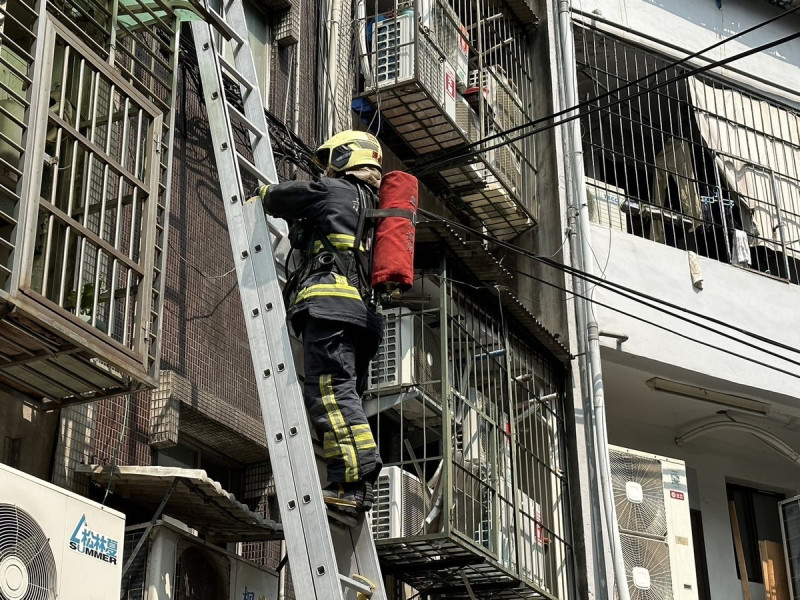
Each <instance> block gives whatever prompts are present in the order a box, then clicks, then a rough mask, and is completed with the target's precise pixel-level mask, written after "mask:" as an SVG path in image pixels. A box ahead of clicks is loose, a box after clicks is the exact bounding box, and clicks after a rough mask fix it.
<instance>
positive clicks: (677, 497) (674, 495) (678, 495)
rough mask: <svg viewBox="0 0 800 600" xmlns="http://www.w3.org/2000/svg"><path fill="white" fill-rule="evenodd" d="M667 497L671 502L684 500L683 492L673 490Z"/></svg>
mask: <svg viewBox="0 0 800 600" xmlns="http://www.w3.org/2000/svg"><path fill="white" fill-rule="evenodd" d="M669 497H670V498H672V499H673V500H685V497H684V495H683V492H676V491H675V490H670V491H669Z"/></svg>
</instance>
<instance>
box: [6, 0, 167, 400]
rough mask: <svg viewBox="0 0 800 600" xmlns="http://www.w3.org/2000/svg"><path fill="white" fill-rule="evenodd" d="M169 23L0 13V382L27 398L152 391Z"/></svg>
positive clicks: (118, 7) (12, 3) (53, 7)
mask: <svg viewBox="0 0 800 600" xmlns="http://www.w3.org/2000/svg"><path fill="white" fill-rule="evenodd" d="M176 23H177V18H176V15H175V13H174V12H173V11H172V10H171V9H170V8H169V6H168V5H167V4H165V3H163V2H161V1H159V0H156V1H155V2H150V1H148V0H116V1H115V0H111V1H108V2H103V1H99V0H74V1H73V0H54V1H53V2H42V3H38V4H35V5H34V4H33V3H32V2H29V1H28V0H5V1H3V2H2V3H0V117H2V118H0V122H1V123H2V126H0V238H2V239H0V284H2V289H3V292H2V295H3V301H4V302H7V303H9V305H15V306H16V307H17V311H16V312H15V313H14V314H13V315H12V316H11V317H7V318H5V319H4V320H3V321H2V323H1V324H0V329H2V332H0V377H2V378H3V380H4V381H5V382H6V383H10V384H11V385H12V386H13V387H16V388H17V389H18V390H20V391H22V392H23V393H26V394H28V395H32V396H34V397H36V398H41V397H48V398H51V399H54V400H57V401H59V402H78V401H87V400H90V399H93V398H98V397H103V396H107V395H112V394H115V393H121V392H125V391H130V390H132V389H136V388H138V387H141V386H142V385H154V383H155V375H156V372H157V369H158V356H159V348H160V314H161V297H162V295H163V286H164V279H163V276H162V275H163V267H164V244H165V241H166V238H165V236H166V227H167V216H168V212H169V210H168V209H169V186H170V181H169V180H170V172H171V164H170V163H171V141H172V135H171V127H172V106H173V99H174V94H175V80H176V71H177V70H176V69H175V65H176V61H177V53H176V52H175V41H176V36H177V31H176V30H175V25H176ZM37 38H38V39H37ZM4 314H5V312H4ZM77 371H80V374H78V375H76V374H75V373H76V372H77ZM69 372H72V373H73V375H71V376H69V377H67V376H66V375H65V373H69ZM65 377H66V379H64V380H63V381H61V382H59V378H62V379H63V378H65Z"/></svg>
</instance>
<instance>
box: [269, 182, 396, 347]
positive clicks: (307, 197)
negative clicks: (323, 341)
mask: <svg viewBox="0 0 800 600" xmlns="http://www.w3.org/2000/svg"><path fill="white" fill-rule="evenodd" d="M357 181H358V180H356V179H355V178H350V177H344V178H342V179H332V178H328V177H322V178H321V179H320V180H319V181H287V182H284V183H279V184H276V185H271V186H270V187H269V190H268V191H267V194H266V196H265V198H264V210H266V211H267V212H268V213H269V214H271V215H273V216H276V217H280V218H284V219H292V220H297V219H307V220H308V221H310V222H312V223H314V225H315V231H318V232H319V234H321V235H324V236H326V237H327V238H328V240H330V242H331V244H332V245H333V246H334V248H335V249H336V250H339V251H345V250H349V249H352V248H353V246H354V244H355V243H356V240H355V234H356V229H357V228H358V221H359V213H360V207H361V202H360V199H359V192H358V185H361V186H362V187H363V188H364V189H363V197H364V200H365V201H366V203H367V207H368V208H374V202H375V194H374V190H373V189H372V188H370V187H369V186H368V185H366V184H364V183H357ZM362 247H363V245H362ZM300 250H306V248H300ZM322 251H324V245H323V244H322V242H321V241H319V240H316V241H315V242H314V245H313V247H312V253H313V254H317V253H319V252H322ZM365 275H366V278H367V281H366V285H367V286H368V285H369V280H370V273H366V274H365ZM287 313H288V316H289V317H290V319H291V320H292V324H293V325H294V326H295V328H298V327H300V326H301V322H302V319H303V317H304V316H305V315H308V316H311V317H316V318H321V319H329V320H334V321H344V322H347V323H352V324H354V325H360V326H362V327H367V328H369V329H372V330H377V329H380V328H381V326H382V323H381V319H380V317H378V316H377V315H375V313H374V312H373V311H371V310H369V309H368V308H367V306H366V305H365V304H364V302H363V300H362V297H361V294H360V293H359V290H358V289H357V288H356V287H354V286H353V285H351V284H350V283H349V282H348V281H347V279H346V278H345V277H343V276H342V275H340V274H337V273H336V272H334V271H321V272H320V271H317V272H313V271H312V272H311V273H310V274H309V275H308V276H306V277H305V279H303V280H301V281H299V282H298V287H297V295H296V297H295V298H294V301H293V303H292V305H291V306H288V307H287ZM376 332H377V331H376Z"/></svg>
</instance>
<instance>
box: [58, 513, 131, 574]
mask: <svg viewBox="0 0 800 600" xmlns="http://www.w3.org/2000/svg"><path fill="white" fill-rule="evenodd" d="M69 549H70V550H74V551H75V552H78V553H80V554H86V555H87V556H91V557H92V558H96V559H97V560H102V561H103V562H107V563H111V564H112V565H115V564H117V552H118V550H119V542H118V541H117V540H114V539H112V538H108V537H106V536H104V535H100V534H99V533H97V532H95V531H92V530H91V529H90V528H89V525H88V523H86V515H83V516H82V517H81V518H80V520H79V521H78V525H77V526H76V527H75V531H73V532H72V536H70V538H69Z"/></svg>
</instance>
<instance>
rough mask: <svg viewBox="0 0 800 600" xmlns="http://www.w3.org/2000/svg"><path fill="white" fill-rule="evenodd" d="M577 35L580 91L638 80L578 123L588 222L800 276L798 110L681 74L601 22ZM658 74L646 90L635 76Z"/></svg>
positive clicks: (781, 275) (593, 93)
mask: <svg viewBox="0 0 800 600" xmlns="http://www.w3.org/2000/svg"><path fill="white" fill-rule="evenodd" d="M575 35H576V45H577V48H578V52H577V61H578V67H579V68H578V73H579V76H578V86H579V88H580V96H581V97H582V98H592V97H598V96H600V95H601V94H603V93H604V92H605V91H607V90H609V89H615V88H619V87H625V86H626V85H630V87H629V88H628V89H625V90H623V91H621V92H620V93H619V96H618V99H619V100H620V102H619V103H616V104H613V105H610V106H603V104H606V103H607V102H608V101H607V100H600V101H598V102H597V103H596V104H595V106H594V107H593V109H590V110H587V111H586V114H585V116H584V117H583V118H582V119H581V126H582V129H583V132H584V133H583V144H584V157H585V163H586V175H587V179H586V183H587V196H588V201H589V210H590V217H591V219H592V220H593V221H595V222H596V223H598V224H600V225H604V226H606V227H609V228H611V229H613V230H617V231H620V232H625V233H629V234H632V235H635V236H639V237H643V238H646V239H649V240H652V241H654V242H657V243H661V244H666V245H669V246H673V247H676V248H680V249H683V250H686V251H690V252H695V253H697V254H699V255H701V256H706V257H709V258H712V259H715V260H719V261H721V262H724V263H729V264H731V265H734V266H736V267H738V268H742V269H747V270H751V271H754V272H760V273H762V274H765V275H767V276H770V277H775V278H778V279H782V280H785V281H789V282H791V283H795V284H798V283H800V166H799V165H800V150H799V149H798V133H797V132H798V130H799V129H800V115H798V113H797V111H795V110H793V109H791V108H789V107H787V106H782V105H779V104H777V103H776V102H774V101H772V100H767V99H766V98H762V97H759V96H756V95H755V94H751V93H749V92H746V91H744V90H742V89H737V88H734V87H732V86H731V85H728V84H726V83H725V82H722V81H718V80H715V79H711V78H708V79H706V78H700V77H697V76H691V77H682V75H685V73H684V72H683V71H681V70H680V69H678V68H674V67H668V60H667V59H666V58H664V57H661V56H659V55H657V54H655V53H654V52H652V51H650V50H647V49H645V48H641V47H637V46H634V45H632V44H629V43H627V42H624V41H622V40H619V39H616V38H614V37H612V36H609V35H606V34H603V33H600V32H598V31H595V30H593V29H590V28H583V27H578V28H576V32H575ZM641 65H647V72H645V71H643V70H642V68H641ZM637 67H638V70H637ZM658 69H663V70H664V71H663V72H662V73H660V74H658V75H657V76H655V75H654V76H653V77H651V78H648V79H647V81H648V82H649V83H648V84H647V87H645V85H644V84H638V83H636V82H635V81H634V80H636V79H639V78H642V77H643V76H646V75H647V74H648V73H654V72H655V71H656V70H658ZM659 80H662V81H664V82H669V84H668V85H658V81H659ZM653 81H655V84H653V83H652V82H653Z"/></svg>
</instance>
